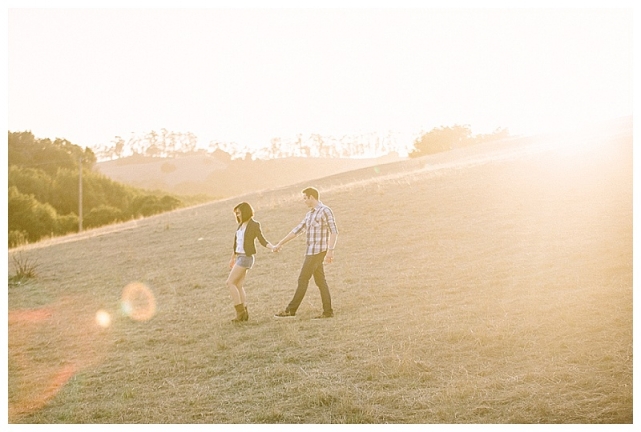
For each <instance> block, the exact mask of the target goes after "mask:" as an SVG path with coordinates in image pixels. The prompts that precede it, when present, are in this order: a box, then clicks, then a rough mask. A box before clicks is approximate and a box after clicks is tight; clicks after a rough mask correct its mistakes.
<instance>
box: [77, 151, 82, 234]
mask: <svg viewBox="0 0 641 432" xmlns="http://www.w3.org/2000/svg"><path fill="white" fill-rule="evenodd" d="M78 232H82V156H80V157H79V158H78Z"/></svg>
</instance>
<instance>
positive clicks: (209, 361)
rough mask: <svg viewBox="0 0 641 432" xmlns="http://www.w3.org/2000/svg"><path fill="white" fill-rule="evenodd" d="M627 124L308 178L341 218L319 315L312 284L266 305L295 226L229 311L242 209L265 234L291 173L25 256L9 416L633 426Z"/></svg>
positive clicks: (286, 215) (289, 192)
mask: <svg viewBox="0 0 641 432" xmlns="http://www.w3.org/2000/svg"><path fill="white" fill-rule="evenodd" d="M625 132H626V134H625V135H624V136H623V137H615V136H612V137H609V138H608V139H603V138H601V139H600V140H598V141H596V142H593V143H589V142H587V143H583V145H584V147H585V148H583V149H581V150H580V151H579V150H576V151H573V152H553V151H539V152H531V153H526V152H515V153H513V154H512V156H510V157H506V158H502V159H501V158H498V157H496V158H494V159H493V160H488V159H487V158H478V157H476V158H475V157H473V155H471V153H470V154H465V153H464V152H458V153H457V152H454V153H452V154H450V155H449V156H446V155H437V156H433V157H427V158H423V159H421V160H413V161H407V162H406V163H400V164H391V165H389V166H381V167H380V169H379V168H377V169H376V170H374V169H365V170H361V171H358V172H355V173H348V174H345V175H339V176H335V177H332V178H326V179H322V180H319V181H318V182H315V184H316V185H318V186H319V187H320V188H321V190H322V191H323V192H324V196H323V199H324V201H325V202H326V203H328V204H330V205H331V206H332V208H333V209H334V211H335V214H336V215H337V220H338V223H339V228H340V230H341V233H340V236H339V246H338V248H337V254H336V258H337V261H336V263H335V264H332V265H331V267H328V269H327V273H328V280H329V283H330V288H331V291H332V295H333V300H334V306H335V311H336V316H335V318H334V319H332V320H322V321H320V322H318V321H312V320H310V318H311V317H312V315H313V314H315V313H317V312H318V311H319V310H320V296H319V294H318V290H317V289H316V288H315V287H314V285H313V284H312V285H311V286H310V289H309V291H308V294H307V297H306V298H305V301H304V302H303V304H302V306H301V308H300V310H299V313H298V318H297V319H296V320H293V321H286V322H282V321H276V320H274V319H273V318H272V315H273V313H274V312H276V311H278V310H279V309H281V308H283V307H284V306H285V305H286V304H287V302H288V301H289V300H290V297H291V295H292V294H293V291H294V288H295V281H296V278H297V275H298V270H299V268H300V264H301V263H302V254H303V249H304V248H303V243H302V240H301V239H297V240H295V241H293V242H292V243H290V244H288V245H287V246H286V247H285V249H284V250H283V251H282V252H281V253H280V254H269V253H268V252H267V251H266V249H260V250H259V253H258V256H257V263H256V266H255V268H254V269H253V270H252V271H251V272H250V273H249V275H248V279H247V291H248V296H249V310H250V321H249V322H248V323H246V324H245V325H233V324H231V323H230V322H229V319H230V318H232V317H233V316H234V312H233V307H232V306H231V301H230V299H229V296H228V293H227V290H226V288H225V287H224V280H225V278H226V276H227V272H228V268H227V261H228V257H229V249H230V247H231V239H232V238H231V236H232V235H233V230H234V225H235V224H234V220H233V216H232V212H231V210H232V207H233V205H235V204H236V203H237V201H240V200H245V199H247V200H249V201H250V202H251V203H252V204H253V205H254V207H255V209H256V210H257V215H256V218H257V220H259V221H260V222H261V223H262V224H263V227H264V229H265V232H266V235H267V237H268V239H270V240H272V241H277V240H278V239H280V238H281V237H282V236H284V235H285V234H286V233H287V231H288V230H289V229H291V228H292V227H293V226H294V225H295V224H296V223H297V222H298V221H299V220H300V218H301V217H302V215H303V213H304V211H305V209H304V207H303V204H302V203H301V202H300V201H299V191H300V190H301V189H302V185H295V186H292V187H286V188H282V189H279V190H274V191H269V192H263V193H260V194H253V195H247V196H243V197H238V198H235V199H231V200H225V201H219V202H215V203H211V204H207V205H203V206H199V207H194V208H190V209H186V210H181V211H177V212H174V213H171V214H165V215H159V216H156V217H152V218H148V219H144V220H141V221H138V222H137V225H136V226H135V227H133V228H131V229H128V230H122V231H112V232H108V233H104V234H103V235H95V236H94V237H88V236H87V235H85V236H84V237H82V238H80V237H79V238H78V239H77V241H68V240H69V239H68V240H67V241H65V242H60V243H58V244H47V245H46V246H44V247H33V248H29V249H25V250H23V251H22V252H21V253H23V254H24V255H25V256H28V257H29V258H30V259H33V260H37V262H38V263H39V268H38V277H37V278H36V279H35V280H32V281H31V282H29V283H28V284H26V285H22V286H10V287H9V295H8V299H9V383H8V384H9V386H8V387H9V420H10V422H12V423H632V139H631V131H629V130H628V131H625ZM530 148H534V147H530ZM470 152H471V150H470ZM448 157H449V159H448ZM132 281H141V282H143V283H145V284H146V285H147V286H149V287H150V289H151V290H152V291H153V294H154V298H155V302H156V306H157V308H156V310H155V315H154V317H153V318H152V319H151V320H148V321H134V320H132V319H130V318H128V317H127V316H126V315H125V314H124V313H123V312H122V311H121V305H120V296H121V293H122V290H123V288H124V287H125V286H126V285H127V284H129V283H130V282H132ZM98 310H104V311H107V312H109V313H110V314H111V317H112V321H111V325H109V326H108V327H106V328H102V327H99V326H98V325H96V323H95V320H94V316H95V313H96V311H98Z"/></svg>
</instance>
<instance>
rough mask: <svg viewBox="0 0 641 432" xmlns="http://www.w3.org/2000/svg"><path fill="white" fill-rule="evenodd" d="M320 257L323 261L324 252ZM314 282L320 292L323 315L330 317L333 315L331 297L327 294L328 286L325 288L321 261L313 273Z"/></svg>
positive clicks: (325, 282)
mask: <svg viewBox="0 0 641 432" xmlns="http://www.w3.org/2000/svg"><path fill="white" fill-rule="evenodd" d="M320 255H322V256H323V258H322V259H325V252H323V253H321V254H320ZM314 282H315V283H316V285H317V286H318V289H319V290H320V296H321V301H322V302H323V314H325V315H332V314H333V313H334V311H333V310H332V296H331V295H330V294H329V286H327V280H326V279H325V268H324V266H323V261H322V260H321V262H320V265H319V266H318V267H316V270H315V271H314Z"/></svg>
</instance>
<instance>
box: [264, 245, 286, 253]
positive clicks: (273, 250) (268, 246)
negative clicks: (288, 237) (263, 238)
mask: <svg viewBox="0 0 641 432" xmlns="http://www.w3.org/2000/svg"><path fill="white" fill-rule="evenodd" d="M282 247H283V245H281V244H280V243H276V244H275V245H273V244H271V243H270V244H268V245H267V248H269V250H271V251H272V252H274V253H275V252H279V251H280V248H282Z"/></svg>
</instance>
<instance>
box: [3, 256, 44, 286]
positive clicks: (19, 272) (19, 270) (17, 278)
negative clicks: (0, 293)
mask: <svg viewBox="0 0 641 432" xmlns="http://www.w3.org/2000/svg"><path fill="white" fill-rule="evenodd" d="M12 259H13V270H14V274H13V276H10V277H9V283H10V284H20V283H22V282H25V281H27V280H29V279H33V278H35V277H36V268H37V267H38V263H37V262H36V261H35V260H31V259H29V258H28V257H24V256H23V255H22V253H18V254H15V255H13V257H12Z"/></svg>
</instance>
